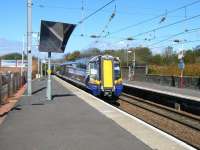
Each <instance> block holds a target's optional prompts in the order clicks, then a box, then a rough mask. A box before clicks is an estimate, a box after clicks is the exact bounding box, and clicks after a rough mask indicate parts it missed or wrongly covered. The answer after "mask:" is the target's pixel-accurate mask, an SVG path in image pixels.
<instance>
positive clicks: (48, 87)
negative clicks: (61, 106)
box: [46, 52, 52, 100]
mask: <svg viewBox="0 0 200 150" xmlns="http://www.w3.org/2000/svg"><path fill="white" fill-rule="evenodd" d="M47 73H48V81H47V93H46V94H47V98H48V100H51V97H52V96H51V52H48V70H47Z"/></svg>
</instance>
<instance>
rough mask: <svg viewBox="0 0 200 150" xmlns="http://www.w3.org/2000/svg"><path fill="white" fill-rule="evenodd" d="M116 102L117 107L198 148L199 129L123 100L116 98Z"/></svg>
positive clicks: (199, 147)
mask: <svg viewBox="0 0 200 150" xmlns="http://www.w3.org/2000/svg"><path fill="white" fill-rule="evenodd" d="M118 103H119V104H120V105H119V107H118V108H120V109H122V110H124V111H126V112H128V113H129V114H131V115H133V116H135V117H137V118H140V119H141V120H143V121H145V122H147V123H149V124H151V125H153V126H155V127H156V128H159V129H161V130H163V131H164V132H167V133H169V134H171V135H173V136H175V137H177V138H178V139H180V140H182V141H184V142H186V143H188V144H190V145H192V146H194V147H196V148H198V149H200V140H199V139H200V131H197V130H194V129H192V128H189V127H187V126H184V125H182V124H180V123H177V122H175V121H173V120H170V119H168V118H165V117H163V116H160V115H158V114H156V113H153V112H150V111H148V110H145V109H142V108H140V107H138V106H135V105H130V103H127V102H125V101H123V100H118Z"/></svg>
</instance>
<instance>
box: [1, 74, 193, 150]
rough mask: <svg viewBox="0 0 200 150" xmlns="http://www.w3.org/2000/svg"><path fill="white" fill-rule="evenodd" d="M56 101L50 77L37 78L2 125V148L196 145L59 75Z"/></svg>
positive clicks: (145, 149)
mask: <svg viewBox="0 0 200 150" xmlns="http://www.w3.org/2000/svg"><path fill="white" fill-rule="evenodd" d="M52 85H53V86H52V87H53V100H52V101H47V100H46V98H45V95H46V80H45V79H40V80H35V81H34V82H33V95H32V96H31V97H27V96H23V97H21V100H20V101H19V102H18V103H17V104H16V106H15V107H14V109H12V111H11V112H10V113H9V114H8V116H7V117H6V119H5V121H4V122H3V123H2V124H1V125H0V149H3V150H11V149H12V150H27V149H29V150H116V149H117V150H133V149H136V150H137V149H138V150H149V149H166V150H168V149H173V150H175V149H177V150H179V149H181V150H182V149H192V147H190V146H188V145H186V144H185V143H183V142H181V141H179V140H176V139H175V138H173V137H171V136H169V135H167V134H165V133H163V132H162V131H160V130H157V129H155V128H153V127H151V126H149V125H147V124H145V123H144V122H142V121H140V120H139V119H137V118H134V117H132V116H130V115H128V114H126V113H124V112H122V111H120V110H118V109H116V108H115V107H113V106H110V105H108V104H107V103H105V102H103V101H101V100H98V99H97V98H96V97H94V96H92V95H89V94H88V93H86V92H84V91H81V90H80V89H78V88H76V87H74V86H72V85H70V84H68V83H66V82H64V81H62V80H61V79H59V78H57V77H54V79H53V83H52Z"/></svg>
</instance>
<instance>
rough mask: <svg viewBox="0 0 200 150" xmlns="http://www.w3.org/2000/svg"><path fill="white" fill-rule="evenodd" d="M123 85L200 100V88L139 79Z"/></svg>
mask: <svg viewBox="0 0 200 150" xmlns="http://www.w3.org/2000/svg"><path fill="white" fill-rule="evenodd" d="M124 85H127V86H133V87H136V88H139V89H145V90H149V91H154V92H158V93H163V94H167V95H172V96H177V97H181V98H186V99H191V100H194V101H198V102H200V90H192V89H186V88H176V87H170V86H162V85H159V84H154V83H147V82H140V81H126V82H125V83H124Z"/></svg>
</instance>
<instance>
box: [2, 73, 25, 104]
mask: <svg viewBox="0 0 200 150" xmlns="http://www.w3.org/2000/svg"><path fill="white" fill-rule="evenodd" d="M25 83H26V73H25V72H24V73H23V75H21V74H20V73H2V74H0V107H1V105H4V104H6V103H8V98H9V97H12V96H13V95H14V94H15V93H16V92H17V91H18V90H19V89H20V88H21V87H22V86H23V85H24V84H25Z"/></svg>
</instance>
